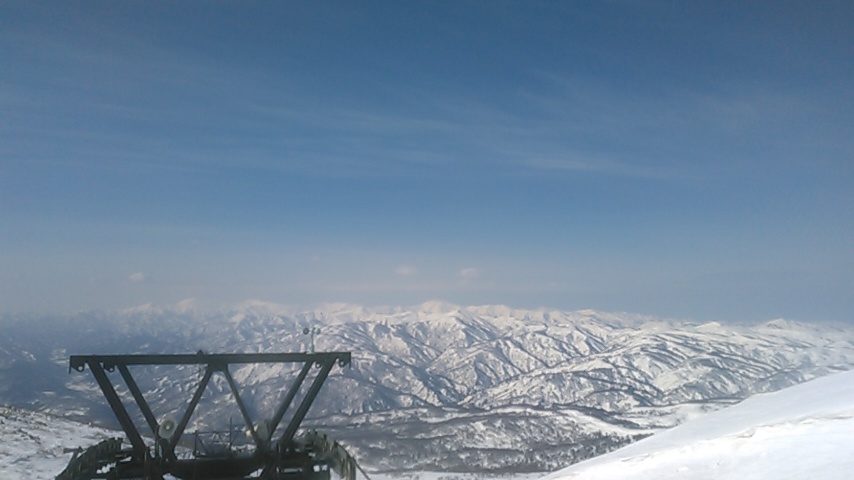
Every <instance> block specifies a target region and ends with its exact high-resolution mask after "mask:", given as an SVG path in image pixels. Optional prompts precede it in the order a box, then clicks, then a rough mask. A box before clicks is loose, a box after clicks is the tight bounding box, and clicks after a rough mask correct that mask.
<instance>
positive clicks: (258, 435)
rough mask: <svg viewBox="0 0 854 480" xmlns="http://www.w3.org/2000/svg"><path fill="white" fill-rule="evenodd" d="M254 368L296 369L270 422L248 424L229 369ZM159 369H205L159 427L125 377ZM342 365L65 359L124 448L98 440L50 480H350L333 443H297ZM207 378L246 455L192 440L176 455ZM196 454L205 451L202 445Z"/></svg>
mask: <svg viewBox="0 0 854 480" xmlns="http://www.w3.org/2000/svg"><path fill="white" fill-rule="evenodd" d="M253 363H290V364H302V368H301V369H300V371H299V374H298V375H297V376H296V379H294V380H293V381H292V383H291V385H290V387H289V388H288V389H287V391H285V392H283V396H282V397H281V400H280V401H279V404H278V408H277V409H276V412H275V415H274V416H273V418H272V419H269V420H261V419H253V418H251V416H250V413H249V411H248V410H247V408H246V404H245V403H244V401H243V399H242V398H241V396H240V391H239V388H238V385H237V383H236V382H235V380H234V377H233V376H232V374H231V372H230V370H229V368H230V367H231V366H232V365H239V364H253ZM162 365H166V366H178V365H197V366H199V369H200V372H201V369H204V374H203V375H201V380H200V381H199V383H198V385H197V387H196V389H195V392H194V393H193V395H192V397H191V398H190V400H189V403H188V404H187V406H186V408H185V409H184V412H183V414H182V415H181V417H180V419H177V420H171V419H166V420H161V421H160V422H158V421H157V419H156V418H155V416H154V414H153V413H152V410H151V408H150V406H149V403H148V401H147V400H146V399H145V397H144V396H143V392H142V391H141V390H140V388H139V386H138V384H137V382H136V380H135V379H134V377H133V375H132V374H131V367H134V366H162ZM347 365H350V352H325V353H313V352H312V353H257V354H205V353H203V352H199V353H197V354H186V355H73V356H71V358H70V360H69V373H70V372H71V371H72V370H74V371H76V372H83V371H84V370H85V369H86V368H87V367H88V368H89V370H90V371H91V372H92V375H93V376H94V377H95V381H96V382H97V383H98V386H99V387H100V389H101V392H102V393H103V394H104V397H105V399H106V400H107V403H108V404H109V406H110V408H111V409H112V410H113V413H114V414H115V416H116V419H117V420H118V422H119V425H121V428H122V430H123V431H124V433H125V436H126V437H127V442H129V444H130V448H122V445H123V441H122V439H118V438H116V439H110V440H105V441H103V442H100V443H98V444H97V445H93V446H91V447H89V448H87V449H85V450H83V449H78V451H76V452H75V454H74V457H73V458H72V459H71V461H70V462H69V464H68V467H67V468H66V469H65V470H64V471H63V472H62V473H60V474H59V475H58V476H57V477H56V480H91V479H109V480H130V479H134V480H163V479H164V478H178V479H182V480H214V479H216V480H243V479H264V480H285V479H287V480H327V479H329V478H330V470H331V471H334V472H336V473H337V474H338V476H339V477H340V478H342V479H344V480H355V479H356V471H357V470H359V471H361V472H362V474H363V475H364V471H363V470H362V469H361V468H360V467H359V466H358V464H357V463H356V461H355V460H354V459H353V458H352V457H351V456H350V455H349V454H348V453H347V452H346V450H345V449H344V448H343V447H341V446H340V445H339V444H338V443H337V442H335V441H334V440H331V439H329V438H328V437H326V436H325V435H322V434H319V433H317V432H315V431H309V432H307V433H305V434H304V435H301V436H299V437H297V432H298V431H299V429H300V424H301V423H302V421H303V419H304V418H305V416H306V414H307V413H308V410H309V408H310V407H311V405H312V403H313V402H314V399H315V398H316V397H317V394H318V393H319V392H320V389H321V387H322V386H323V383H324V382H325V381H326V379H327V377H328V376H329V373H330V372H331V371H332V369H333V368H334V367H335V366H339V367H344V366H347ZM116 370H118V376H120V377H121V380H122V381H123V383H124V387H125V388H126V392H129V394H130V396H131V397H132V398H133V401H134V403H135V404H136V406H137V408H138V409H139V412H140V413H141V414H142V417H143V418H144V419H145V424H146V426H147V427H148V429H149V430H150V435H144V434H143V433H142V432H140V430H139V429H138V428H137V425H136V423H135V422H134V420H133V417H132V416H131V414H130V412H129V411H128V409H127V408H126V406H125V402H124V401H123V400H122V398H121V396H120V395H119V393H118V392H117V390H116V387H115V385H114V383H113V380H114V379H115V377H116V375H115V374H114V372H115V371H116ZM111 374H113V375H112V377H113V378H111ZM214 375H222V376H224V377H225V380H226V382H227V383H228V386H229V389H230V391H231V395H232V397H233V399H234V401H235V403H236V404H237V408H238V409H239V410H240V414H241V416H242V417H243V423H244V425H243V426H244V427H245V432H247V434H248V435H249V436H250V437H251V443H250V444H249V445H248V448H243V449H240V450H235V449H233V448H231V443H230V442H229V443H228V445H227V448H224V449H213V450H212V449H209V448H199V447H200V445H199V443H200V442H199V441H198V438H197V442H196V447H194V448H193V452H192V454H189V453H186V452H184V450H181V449H178V447H179V442H181V439H182V436H183V435H184V430H185V429H186V428H187V425H188V424H189V422H190V419H191V418H192V416H193V413H194V412H195V410H196V407H197V406H198V405H199V401H200V400H201V398H202V394H203V393H204V392H205V389H206V388H207V386H208V384H209V383H210V380H211V378H212V377H213V376H214ZM309 377H313V380H311V381H310V384H308V385H309V386H308V389H307V390H306V391H305V393H304V394H303V395H302V396H301V400H299V402H298V405H296V407H295V410H294V409H292V408H291V407H292V406H293V404H294V400H295V399H296V398H297V396H298V394H299V393H300V392H301V391H303V390H305V389H304V388H302V387H303V385H304V384H305V383H306V380H307V379H308V378H309ZM125 397H127V393H125ZM128 403H130V402H129V401H128ZM290 411H293V413H292V414H290V415H289V419H288V421H287V423H286V424H284V423H283V419H285V415H286V413H289V412H290ZM280 424H283V430H282V432H283V433H282V434H281V435H279V436H278V437H274V433H275V432H276V431H277V430H281V429H279V426H280ZM201 447H204V444H202V445H201ZM176 449H177V450H180V453H176ZM185 450H189V449H185ZM164 476H165V477H164ZM365 477H367V475H365Z"/></svg>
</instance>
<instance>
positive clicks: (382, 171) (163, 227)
mask: <svg viewBox="0 0 854 480" xmlns="http://www.w3.org/2000/svg"><path fill="white" fill-rule="evenodd" d="M851 25H854V4H852V3H851V2H843V1H840V2H822V1H819V2H777V1H775V2H645V1H626V2H618V1H614V2H609V1H602V2H545V1H543V2H514V1H506V2H493V1H483V2H466V1H459V2H450V1H446V2H443V1H429V2H371V1H366V2H343V1H342V2H259V3H251V2H57V3H49V2H38V3H36V2H15V1H12V2H3V3H2V4H0V72H2V73H0V109H2V118H1V119H0V310H2V311H67V310H79V309H101V308H108V309H111V308H123V307H129V306H133V305H138V304H144V303H148V302H151V303H154V304H157V305H168V304H171V303H175V302H178V301H181V300H183V299H186V298H195V299H197V301H198V302H199V303H200V304H205V305H210V306H218V305H226V304H230V303H234V302H240V301H243V300H247V299H261V300H266V301H272V302H278V303H288V304H297V305H311V304H314V303H319V302H327V301H344V302H354V303H360V304H365V305H413V304H417V303H420V302H423V301H427V300H431V299H442V300H446V301H450V302H455V303H459V304H491V303H502V304H507V305H511V306H515V307H521V308H534V307H540V306H546V307H552V308H560V309H581V308H596V309H601V310H621V311H632V312H639V313H650V314H658V315H666V316H677V317H688V318H696V319H710V320H763V319H771V318H777V317H786V318H791V319H803V320H842V321H854V241H852V239H854V193H852V192H854V93H852V92H854V89H852V85H854V62H852V61H851V59H852V58H854V28H852V27H851Z"/></svg>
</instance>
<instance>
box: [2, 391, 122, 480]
mask: <svg viewBox="0 0 854 480" xmlns="http://www.w3.org/2000/svg"><path fill="white" fill-rule="evenodd" d="M121 436H122V434H121V433H119V432H111V431H109V430H105V429H103V428H98V427H93V426H90V425H86V424H83V423H77V422H70V421H68V420H65V419H62V418H58V417H54V416H51V415H45V414H43V413H38V412H31V411H27V410H21V409H18V408H12V407H7V406H3V405H0V480H13V479H19V478H20V479H24V478H28V479H38V478H54V477H55V476H56V475H58V474H59V473H60V472H62V470H63V469H64V468H65V467H66V466H67V465H68V461H69V460H70V459H71V454H70V453H66V452H65V451H64V450H65V449H66V448H77V447H83V448H86V447H89V446H90V445H95V444H96V443H98V442H100V441H101V440H106V439H108V438H114V437H121Z"/></svg>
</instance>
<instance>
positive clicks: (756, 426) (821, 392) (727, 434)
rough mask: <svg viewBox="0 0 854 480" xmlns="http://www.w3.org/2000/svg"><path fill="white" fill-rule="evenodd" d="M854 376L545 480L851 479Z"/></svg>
mask: <svg viewBox="0 0 854 480" xmlns="http://www.w3.org/2000/svg"><path fill="white" fill-rule="evenodd" d="M852 472H854V371H849V372H844V373H838V374H834V375H830V376H827V377H823V378H819V379H816V380H812V381H810V382H807V383H803V384H800V385H797V386H794V387H790V388H787V389H785V390H781V391H778V392H775V393H766V394H761V395H756V396H753V397H751V398H749V399H747V400H745V401H744V402H742V403H740V404H737V405H735V406H732V407H729V408H726V409H724V410H719V411H716V412H713V413H709V414H707V415H704V416H702V417H699V418H697V419H694V420H691V421H688V422H686V423H684V424H682V425H679V426H678V427H675V428H672V429H670V430H667V431H664V432H661V433H658V434H656V435H653V436H652V437H649V438H646V439H644V440H641V441H639V442H637V443H635V444H632V445H629V446H627V447H624V448H622V449H620V450H617V451H614V452H611V453H609V454H606V455H603V456H600V457H597V458H593V459H590V460H587V461H584V462H581V463H579V464H576V465H573V466H572V467H569V468H567V469H564V470H561V471H559V472H556V473H554V474H552V475H549V476H547V477H545V479H544V480H570V479H578V480H582V479H597V480H609V479H620V480H631V479H650V478H655V479H659V480H662V479H665V480H666V479H680V480H684V479H691V480H702V479H709V480H711V479H714V480H722V479H739V480H745V479H766V478H774V479H803V478H815V479H822V480H847V479H850V478H854V473H852Z"/></svg>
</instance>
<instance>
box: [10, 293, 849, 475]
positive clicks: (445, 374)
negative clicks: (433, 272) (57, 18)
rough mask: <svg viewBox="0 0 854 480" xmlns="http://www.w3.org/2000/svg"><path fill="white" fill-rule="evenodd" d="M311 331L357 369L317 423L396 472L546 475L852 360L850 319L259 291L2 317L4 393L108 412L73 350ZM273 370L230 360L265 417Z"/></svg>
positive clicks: (167, 404)
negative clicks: (845, 322) (703, 315)
mask: <svg viewBox="0 0 854 480" xmlns="http://www.w3.org/2000/svg"><path fill="white" fill-rule="evenodd" d="M308 326H316V327H319V328H320V330H321V333H320V334H319V335H317V337H316V339H315V342H316V346H317V350H318V351H331V350H346V351H352V352H353V363H352V367H351V368H346V369H343V370H337V371H335V372H334V373H333V375H332V376H331V377H330V379H329V381H328V382H327V383H326V385H325V386H324V389H323V391H322V392H321V394H320V396H319V398H318V401H317V402H316V404H315V406H314V407H313V408H312V410H311V412H310V415H309V417H310V418H309V419H308V420H307V423H310V424H315V425H318V426H322V427H323V428H324V429H325V430H327V431H329V433H330V434H331V435H332V436H333V437H334V438H336V439H339V440H341V441H343V442H344V443H346V444H347V445H348V446H349V448H350V449H351V451H352V452H353V453H354V454H355V456H357V458H360V459H361V460H362V462H363V463H365V464H367V465H369V466H371V467H373V468H374V469H387V470H400V469H402V468H411V469H415V470H437V469H438V470H443V469H444V470H454V471H477V470H491V471H502V470H514V471H520V470H531V471H546V470H551V469H554V468H557V467H559V466H565V465H568V464H570V463H572V462H574V461H577V460H580V459H583V458H586V457H589V456H591V455H594V454H598V453H603V452H605V451H608V450H611V449H613V448H615V447H616V446H619V445H622V444H624V443H626V442H629V441H631V440H634V439H637V438H640V437H642V436H645V435H648V434H650V433H652V432H654V431H656V430H657V429H660V428H664V427H668V426H672V425H674V424H676V423H679V422H680V421H681V420H683V419H685V418H689V417H691V416H693V415H695V414H696V413H697V412H702V411H706V410H710V409H716V408H719V407H720V406H723V405H727V404H731V403H734V402H736V401H738V400H740V399H743V398H745V397H747V396H748V395H750V394H753V393H758V392H767V391H773V390H778V389H781V388H784V387H787V386H790V385H793V384H796V383H800V382H803V381H805V380H809V379H812V378H815V377H818V376H822V375H825V374H827V373H830V372H834V371H839V370H847V369H850V368H852V366H854V328H850V327H846V326H831V325H813V324H806V323H798V322H792V321H786V320H773V321H770V322H766V323H762V324H758V325H727V324H718V323H696V322H687V321H679V320H669V319H661V318H656V317H652V316H646V315H637V314H623V313H604V312H596V311H591V310H582V311H576V312H563V311H557V310H547V309H540V310H522V309H513V308H510V307H506V306H502V305H490V306H470V307H461V306H457V305H452V304H448V303H443V302H428V303H425V304H422V305H419V306H416V307H411V308H403V307H384V308H368V307H363V306H358V305H348V304H328V305H324V306H322V307H320V308H316V309H310V310H297V309H294V308H292V307H287V306H280V305H275V304H270V303H264V302H257V301H253V302H246V303H244V304H242V305H240V306H238V307H236V308H233V309H231V310H228V311H222V312H216V313H210V312H207V313H205V312H201V311H198V310H196V309H194V308H193V307H192V305H191V304H190V303H189V302H184V303H182V304H181V305H179V306H177V307H176V308H156V307H152V306H143V307H139V308H135V309H129V310H125V311H122V312H91V313H80V314H74V315H65V316H53V317H49V316H47V317H46V316H42V317H37V318H34V317H27V316H10V315H6V316H3V317H0V327H2V329H3V331H4V332H7V333H8V334H4V335H3V336H2V337H0V403H9V404H14V405H18V406H25V407H29V408H34V409H38V410H45V411H50V412H54V413H56V414H63V415H72V416H76V417H81V418H91V419H95V420H109V419H110V418H111V414H110V413H109V412H108V410H107V409H106V407H105V405H104V402H103V400H102V399H101V398H100V393H99V392H98V391H97V388H95V386H94V381H93V380H92V379H91V378H90V376H89V375H88V374H86V375H83V374H72V375H69V374H68V372H67V359H68V355H70V354H85V353H186V352H195V351H197V350H200V349H201V350H204V351H206V352H212V353H213V352H279V351H304V350H305V349H306V348H307V345H308V340H309V339H308V337H307V336H305V335H303V333H302V331H303V328H305V327H308ZM272 368H273V367H272V366H270V365H257V366H245V367H240V368H237V369H235V371H233V372H232V373H233V374H234V376H235V378H236V379H238V381H239V382H240V383H241V385H243V386H244V388H245V390H246V393H245V394H244V395H245V396H246V397H247V398H248V400H249V403H250V408H251V409H252V410H253V412H257V413H259V415H261V416H263V414H265V413H266V412H270V411H271V410H272V409H274V408H275V403H276V401H277V399H278V397H277V395H278V392H279V391H280V389H281V388H282V385H283V383H282V381H281V380H282V377H286V378H287V377H289V376H293V375H294V372H293V371H285V370H274V369H272ZM34 372H38V375H34V374H33V373H34ZM146 374H147V377H148V378H147V379H144V380H140V383H141V384H142V385H141V386H142V388H143V390H145V392H146V395H147V397H148V398H149V399H150V401H151V402H152V408H153V409H154V411H155V413H156V414H159V415H166V414H172V413H173V412H172V411H171V410H170V409H174V408H176V407H182V406H183V403H182V402H184V399H186V398H187V396H188V394H187V391H188V388H192V385H193V384H194V382H196V381H197V371H195V370H194V369H182V370H179V371H172V372H170V373H169V374H168V375H167V374H164V371H163V370H152V371H149V372H141V373H140V374H139V376H141V377H146ZM285 385H286V383H285ZM214 387H215V388H218V389H219V390H220V391H225V389H226V388H227V387H226V386H225V385H222V384H215V385H214ZM205 401H208V402H209V407H210V412H209V413H208V414H207V415H199V416H198V417H194V425H196V426H204V425H210V424H213V423H215V419H223V418H228V416H229V415H232V414H233V412H234V409H233V405H229V404H228V402H221V401H220V400H218V399H217V398H210V399H206V400H205ZM235 417H237V416H236V415H235Z"/></svg>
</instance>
